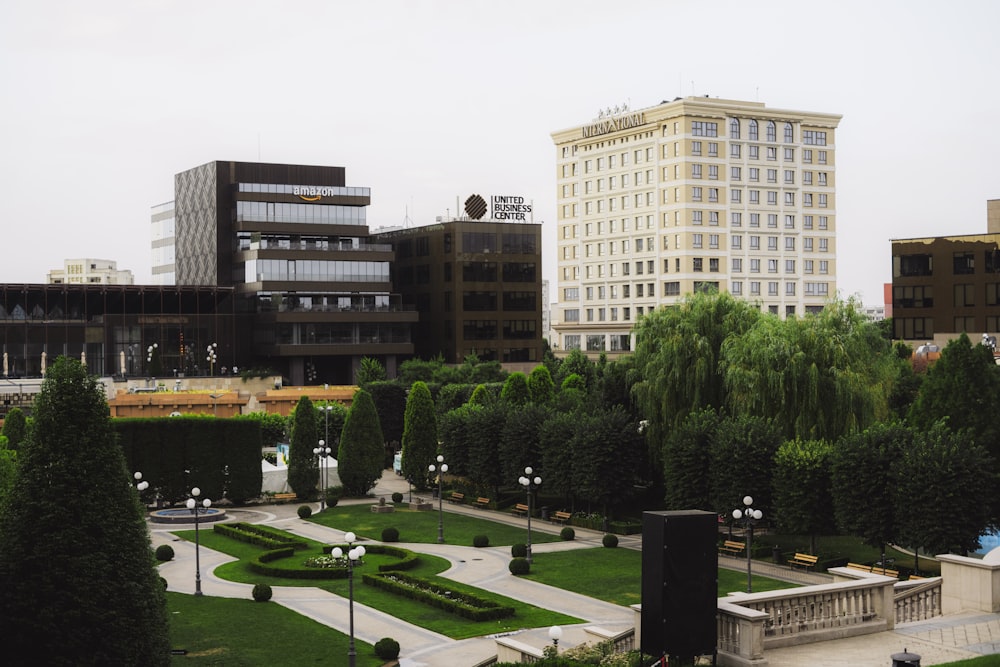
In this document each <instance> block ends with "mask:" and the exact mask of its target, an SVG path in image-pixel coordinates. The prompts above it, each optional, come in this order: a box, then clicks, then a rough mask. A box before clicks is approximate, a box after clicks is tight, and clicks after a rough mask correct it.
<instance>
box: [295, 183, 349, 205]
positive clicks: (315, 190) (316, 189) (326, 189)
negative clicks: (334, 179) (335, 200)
mask: <svg viewBox="0 0 1000 667" xmlns="http://www.w3.org/2000/svg"><path fill="white" fill-rule="evenodd" d="M343 191H344V189H343V188H337V187H331V186H318V185H296V186H294V187H293V188H292V194H293V195H298V197H299V199H302V200H303V201H319V200H320V199H321V198H322V197H333V196H334V195H338V194H343Z"/></svg>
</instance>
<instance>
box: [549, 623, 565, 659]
mask: <svg viewBox="0 0 1000 667" xmlns="http://www.w3.org/2000/svg"><path fill="white" fill-rule="evenodd" d="M549 639H551V640H552V645H553V646H554V647H555V649H556V653H559V640H560V639H562V628H560V627H559V626H558V625H553V626H552V627H551V628H549Z"/></svg>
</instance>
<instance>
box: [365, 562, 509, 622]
mask: <svg viewBox="0 0 1000 667" xmlns="http://www.w3.org/2000/svg"><path fill="white" fill-rule="evenodd" d="M363 581H364V582H365V583H366V584H369V585H371V586H376V587H378V588H381V589H383V590H386V591H389V592H390V593H394V594H395V595H401V596H403V597H407V598H410V599H412V600H416V601H418V602H422V603H424V604H427V605H430V606H432V607H436V608H438V609H442V610H444V611H447V612H450V613H453V614H458V615H459V616H462V617H463V618H468V619H469V620H473V621H492V620H496V619H500V618H507V617H508V616H513V615H514V608H513V607H504V606H502V605H500V604H497V603H496V602H493V601H492V600H485V599H483V598H480V597H477V596H475V595H472V594H470V593H459V592H455V591H451V590H448V589H447V588H444V587H442V586H440V585H438V584H435V583H432V582H430V581H428V580H426V579H421V578H420V577H414V576H412V575H409V574H403V573H402V572H390V573H386V572H380V573H378V574H365V575H364V576H363Z"/></svg>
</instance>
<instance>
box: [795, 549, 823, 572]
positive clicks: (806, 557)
mask: <svg viewBox="0 0 1000 667" xmlns="http://www.w3.org/2000/svg"><path fill="white" fill-rule="evenodd" d="M818 560H819V556H813V555H812V554H802V553H797V552H796V554H795V557H794V558H792V559H790V560H789V561H788V564H789V565H791V566H792V567H804V568H806V569H808V568H810V567H813V566H815V565H816V561H818Z"/></svg>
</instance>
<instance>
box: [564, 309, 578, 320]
mask: <svg viewBox="0 0 1000 667" xmlns="http://www.w3.org/2000/svg"><path fill="white" fill-rule="evenodd" d="M563 319H564V320H566V321H567V322H579V321H580V309H579V308H567V309H566V310H564V311H563Z"/></svg>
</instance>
